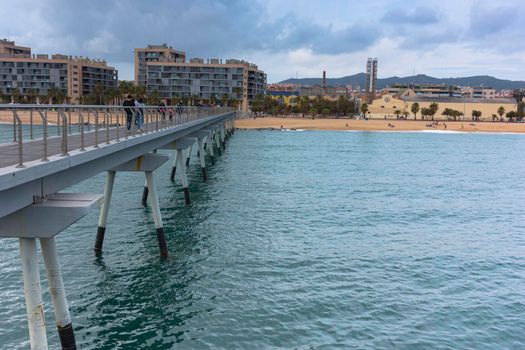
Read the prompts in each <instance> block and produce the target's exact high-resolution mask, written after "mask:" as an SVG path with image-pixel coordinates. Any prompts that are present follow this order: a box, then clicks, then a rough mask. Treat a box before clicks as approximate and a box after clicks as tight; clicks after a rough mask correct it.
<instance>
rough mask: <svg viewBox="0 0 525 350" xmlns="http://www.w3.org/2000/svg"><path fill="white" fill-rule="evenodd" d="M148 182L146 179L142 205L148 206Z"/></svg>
mask: <svg viewBox="0 0 525 350" xmlns="http://www.w3.org/2000/svg"><path fill="white" fill-rule="evenodd" d="M148 193H149V189H148V182H147V181H144V189H143V190H142V205H143V206H147V205H148Z"/></svg>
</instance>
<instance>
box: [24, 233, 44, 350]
mask: <svg viewBox="0 0 525 350" xmlns="http://www.w3.org/2000/svg"><path fill="white" fill-rule="evenodd" d="M19 240H20V258H21V260H22V273H23V275H24V295H25V299H26V309H27V323H28V325H29V339H30V342H31V349H33V350H36V349H38V350H40V349H47V336H46V318H45V315H44V304H43V302H42V288H41V287H40V269H39V268H38V257H37V255H36V239H35V238H20V239H19Z"/></svg>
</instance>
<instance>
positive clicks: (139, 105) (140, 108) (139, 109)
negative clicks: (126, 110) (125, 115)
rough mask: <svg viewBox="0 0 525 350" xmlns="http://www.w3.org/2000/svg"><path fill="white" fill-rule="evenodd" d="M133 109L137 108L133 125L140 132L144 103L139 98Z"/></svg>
mask: <svg viewBox="0 0 525 350" xmlns="http://www.w3.org/2000/svg"><path fill="white" fill-rule="evenodd" d="M135 107H137V116H136V117H135V124H136V125H137V129H138V130H139V131H142V124H143V123H144V108H143V107H144V101H143V100H142V99H141V98H139V100H138V101H135Z"/></svg>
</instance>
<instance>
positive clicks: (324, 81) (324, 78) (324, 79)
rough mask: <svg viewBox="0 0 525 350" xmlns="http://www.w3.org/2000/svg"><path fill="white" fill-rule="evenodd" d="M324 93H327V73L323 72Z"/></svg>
mask: <svg viewBox="0 0 525 350" xmlns="http://www.w3.org/2000/svg"><path fill="white" fill-rule="evenodd" d="M323 91H326V71H325V70H324V71H323Z"/></svg>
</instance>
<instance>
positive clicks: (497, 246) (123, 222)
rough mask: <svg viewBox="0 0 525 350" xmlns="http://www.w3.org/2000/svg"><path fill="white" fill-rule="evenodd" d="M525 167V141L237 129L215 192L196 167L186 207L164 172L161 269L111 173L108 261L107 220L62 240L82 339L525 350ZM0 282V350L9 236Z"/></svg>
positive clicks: (125, 185) (143, 217)
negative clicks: (97, 249) (100, 250)
mask: <svg viewBox="0 0 525 350" xmlns="http://www.w3.org/2000/svg"><path fill="white" fill-rule="evenodd" d="M524 155H525V136H523V135H489V134H428V133H386V132H385V133H370V132H328V131H305V132H269V131H262V132H257V131H238V132H237V133H236V134H235V135H234V136H233V138H232V139H231V140H230V141H229V143H228V146H227V149H226V152H225V153H224V154H223V155H222V156H221V157H220V158H219V159H218V161H217V163H216V165H215V166H211V167H210V168H209V181H208V182H207V183H201V178H200V169H199V166H198V162H197V159H195V157H194V159H193V160H192V163H191V165H190V170H189V173H190V175H189V176H190V191H191V195H192V201H193V205H192V206H191V207H186V206H185V205H184V196H183V193H182V189H181V186H180V183H179V182H177V183H176V184H172V183H171V182H170V181H169V172H170V169H169V165H167V164H166V165H165V166H163V167H162V168H160V169H159V171H158V172H157V173H156V180H157V185H158V187H159V196H160V203H161V207H162V215H163V218H164V222H165V228H166V233H167V240H168V248H169V251H170V254H171V256H170V258H169V260H168V261H162V260H160V259H159V254H158V246H157V242H156V237H155V231H154V227H153V220H152V218H151V212H150V210H149V209H145V208H143V207H142V206H141V204H140V198H141V191H142V186H143V183H144V178H143V176H141V175H140V174H124V173H122V174H117V179H116V183H115V186H116V187H115V191H114V196H113V200H112V207H111V210H110V216H109V222H108V228H107V233H106V241H105V245H104V254H103V256H102V257H101V258H96V257H95V255H94V253H93V249H92V248H93V244H94V240H95V234H96V226H97V219H98V211H93V212H91V213H90V214H89V215H88V216H86V217H85V218H84V219H82V220H81V221H79V222H78V223H76V224H75V225H73V226H72V227H70V228H69V229H67V230H66V231H64V232H63V233H62V234H60V235H59V236H58V248H59V252H60V256H61V261H62V263H63V273H64V279H65V286H66V291H67V294H68V300H69V303H70V307H71V313H72V317H73V322H74V327H75V331H76V335H77V344H79V345H80V347H81V348H83V349H139V348H152V349H153V348H158V349H166V348H181V349H186V348H191V349H194V348H195V349H207V348H214V349H215V348H226V349H235V348H240V349H266V348H299V349H334V348H342V349H348V348H356V349H366V348H374V349H429V348H432V349H467V348H468V349H523V348H524V347H525V332H524V331H523V330H524V329H525V211H524V204H525V181H524V179H525V166H524V161H523V160H524ZM103 185H104V176H103V174H101V175H99V176H97V177H95V178H93V179H90V180H88V181H85V182H83V183H81V184H78V185H77V186H75V187H73V188H71V189H70V190H71V191H76V192H86V193H102V191H103ZM41 265H42V266H43V262H42V264H41ZM0 276H1V277H0V348H1V349H25V348H27V346H28V341H27V339H28V333H27V323H26V318H25V304H24V298H23V288H22V279H21V271H20V259H19V253H18V242H17V241H16V240H13V239H10V240H7V239H5V240H0ZM41 276H42V284H43V289H44V291H45V293H44V300H45V307H46V316H47V325H48V339H49V343H50V347H51V348H57V347H58V337H57V333H56V330H55V327H54V315H53V311H52V306H51V304H50V301H49V295H48V293H47V284H46V278H45V274H44V271H43V270H42V275H41Z"/></svg>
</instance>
